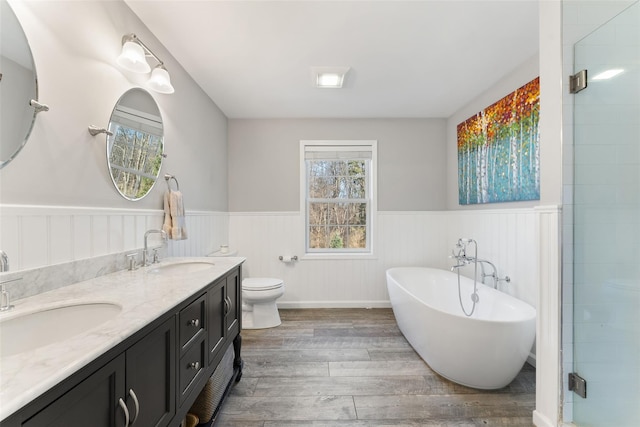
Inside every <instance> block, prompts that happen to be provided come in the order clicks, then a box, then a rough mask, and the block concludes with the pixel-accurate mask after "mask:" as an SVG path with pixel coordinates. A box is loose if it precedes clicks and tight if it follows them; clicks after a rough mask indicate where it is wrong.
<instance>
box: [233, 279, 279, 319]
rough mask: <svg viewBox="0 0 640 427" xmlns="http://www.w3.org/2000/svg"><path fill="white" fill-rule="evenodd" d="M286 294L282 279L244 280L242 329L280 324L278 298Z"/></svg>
mask: <svg viewBox="0 0 640 427" xmlns="http://www.w3.org/2000/svg"><path fill="white" fill-rule="evenodd" d="M282 295H284V282H283V281H282V279H272V278H262V277H261V278H258V277H249V278H246V279H243V280H242V329H263V328H273V327H275V326H278V325H279V324H280V314H278V307H277V306H276V300H277V299H278V298H280V297H281V296H282Z"/></svg>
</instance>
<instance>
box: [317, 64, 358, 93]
mask: <svg viewBox="0 0 640 427" xmlns="http://www.w3.org/2000/svg"><path fill="white" fill-rule="evenodd" d="M349 70H350V68H349V67H311V79H312V85H313V86H314V87H317V88H321V89H340V88H342V86H343V85H344V79H345V76H346V75H347V72H348V71H349Z"/></svg>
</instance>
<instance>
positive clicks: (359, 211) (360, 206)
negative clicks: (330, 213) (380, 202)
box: [349, 203, 367, 225]
mask: <svg viewBox="0 0 640 427" xmlns="http://www.w3.org/2000/svg"><path fill="white" fill-rule="evenodd" d="M349 209H350V211H349V224H351V225H367V204H366V203H351V205H350V207H349Z"/></svg>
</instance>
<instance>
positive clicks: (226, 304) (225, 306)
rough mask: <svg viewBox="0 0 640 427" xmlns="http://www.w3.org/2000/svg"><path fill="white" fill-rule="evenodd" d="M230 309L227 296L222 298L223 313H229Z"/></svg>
mask: <svg viewBox="0 0 640 427" xmlns="http://www.w3.org/2000/svg"><path fill="white" fill-rule="evenodd" d="M230 311H231V302H230V300H229V297H226V298H225V299H224V315H225V316H226V315H227V314H229V312H230Z"/></svg>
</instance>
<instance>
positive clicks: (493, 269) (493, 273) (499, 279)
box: [476, 258, 511, 289]
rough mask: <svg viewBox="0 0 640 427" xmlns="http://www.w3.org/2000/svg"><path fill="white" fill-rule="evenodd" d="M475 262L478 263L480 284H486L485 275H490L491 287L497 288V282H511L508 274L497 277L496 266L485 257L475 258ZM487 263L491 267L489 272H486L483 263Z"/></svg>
mask: <svg viewBox="0 0 640 427" xmlns="http://www.w3.org/2000/svg"><path fill="white" fill-rule="evenodd" d="M476 262H477V263H478V264H480V271H481V273H480V275H481V277H482V284H483V285H486V282H485V279H486V278H487V277H491V279H492V280H493V288H494V289H498V283H499V282H507V283H510V282H511V278H510V277H509V276H504V277H499V276H498V269H497V268H496V266H495V265H494V264H493V263H492V262H491V261H488V260H486V259H479V258H478V259H476ZM485 264H488V265H489V266H490V267H491V273H487V272H486V270H485V268H484V265H485Z"/></svg>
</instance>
